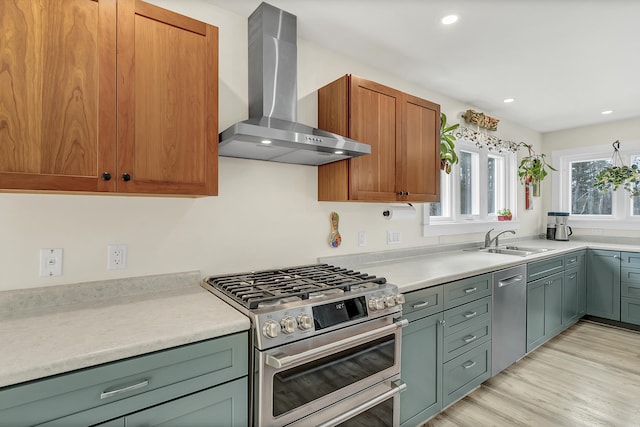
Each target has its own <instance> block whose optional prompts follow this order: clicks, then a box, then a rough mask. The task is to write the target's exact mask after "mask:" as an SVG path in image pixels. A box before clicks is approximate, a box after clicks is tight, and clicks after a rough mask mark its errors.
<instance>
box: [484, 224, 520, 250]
mask: <svg viewBox="0 0 640 427" xmlns="http://www.w3.org/2000/svg"><path fill="white" fill-rule="evenodd" d="M493 230H494V229H493V228H492V229H491V230H489V231H487V234H485V235H484V247H485V248H488V247H489V246H491V243H493V241H494V240H495V242H496V246H498V237H500V236H502V235H503V234H504V233H511V234H516V232H515V231H514V230H504V231H501V232H500V233H498V234H496V236H495V237H494V238H493V239H492V238H491V232H492V231H493Z"/></svg>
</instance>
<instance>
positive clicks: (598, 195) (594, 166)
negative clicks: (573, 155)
mask: <svg viewBox="0 0 640 427" xmlns="http://www.w3.org/2000/svg"><path fill="white" fill-rule="evenodd" d="M610 164H611V160H582V161H575V162H569V165H570V166H569V167H570V170H569V171H570V173H571V179H570V180H571V190H570V191H571V196H570V198H571V209H570V210H569V212H570V213H571V214H572V215H611V212H612V205H611V196H612V191H609V192H607V193H603V192H602V191H599V190H597V189H595V188H594V187H593V186H594V184H595V179H596V176H597V175H598V173H599V172H600V171H601V170H602V169H603V168H605V167H607V166H609V165H610Z"/></svg>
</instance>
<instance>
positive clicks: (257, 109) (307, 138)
mask: <svg viewBox="0 0 640 427" xmlns="http://www.w3.org/2000/svg"><path fill="white" fill-rule="evenodd" d="M296 43H297V28H296V17H295V15H292V14H290V13H288V12H285V11H283V10H280V9H278V8H276V7H274V6H271V5H269V4H267V3H261V4H260V6H258V8H257V9H256V10H255V11H254V12H253V13H252V14H251V16H250V17H249V120H245V121H242V122H239V123H236V124H234V125H233V126H231V127H229V128H228V129H226V130H225V131H224V132H222V133H221V134H220V145H219V150H218V153H219V155H221V156H227V157H240V158H247V159H257V160H268V161H274V162H283V163H295V164H302V165H311V166H317V165H323V164H325V163H331V162H335V161H337V160H343V159H347V158H350V157H357V156H361V155H364V154H370V153H371V146H370V145H368V144H362V143H360V142H357V141H354V140H353V139H349V138H346V137H343V136H340V135H336V134H333V133H331V132H327V131H323V130H320V129H315V128H313V127H311V126H307V125H304V124H301V123H297V122H296V120H297V109H298V105H297V104H298V90H297V64H298V53H297V46H296Z"/></svg>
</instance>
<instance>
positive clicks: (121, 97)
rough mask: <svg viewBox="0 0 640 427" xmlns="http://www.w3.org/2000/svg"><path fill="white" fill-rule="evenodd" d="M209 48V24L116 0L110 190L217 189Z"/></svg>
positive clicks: (212, 33) (212, 49)
mask: <svg viewBox="0 0 640 427" xmlns="http://www.w3.org/2000/svg"><path fill="white" fill-rule="evenodd" d="M217 49H218V29H217V28H216V27H214V26H211V25H207V24H204V23H202V22H199V21H196V20H193V19H190V18H187V17H184V16H182V15H178V14H176V13H173V12H170V11H167V10H165V9H162V8H159V7H156V6H153V5H150V4H148V3H144V2H141V1H139V0H120V1H119V2H118V56H117V58H118V171H117V180H118V192H133V193H149V194H186V195H216V194H217V180H218V116H217V108H218V62H217V61H218V59H217V58H218V56H217ZM127 179H128V180H127Z"/></svg>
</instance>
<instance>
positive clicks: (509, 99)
mask: <svg viewBox="0 0 640 427" xmlns="http://www.w3.org/2000/svg"><path fill="white" fill-rule="evenodd" d="M513 101H515V99H513V98H507V99H505V100H504V103H505V104H510V103H512V102H513Z"/></svg>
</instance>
